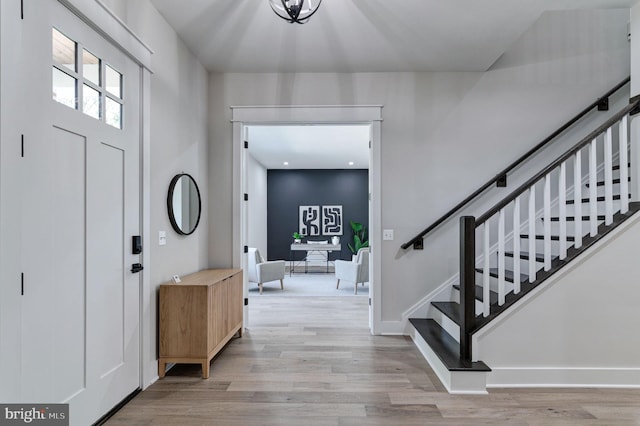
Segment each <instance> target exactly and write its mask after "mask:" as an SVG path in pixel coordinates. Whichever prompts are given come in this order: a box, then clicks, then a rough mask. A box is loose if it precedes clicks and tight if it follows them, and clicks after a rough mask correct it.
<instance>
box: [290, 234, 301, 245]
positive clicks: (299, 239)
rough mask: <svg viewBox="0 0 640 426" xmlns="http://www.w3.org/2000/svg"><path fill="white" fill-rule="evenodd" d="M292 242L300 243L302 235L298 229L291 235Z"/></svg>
mask: <svg viewBox="0 0 640 426" xmlns="http://www.w3.org/2000/svg"><path fill="white" fill-rule="evenodd" d="M292 237H293V242H294V243H296V244H300V243H301V242H302V235H300V233H299V232H298V231H296V232H294V233H293V235H292Z"/></svg>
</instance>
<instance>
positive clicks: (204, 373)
mask: <svg viewBox="0 0 640 426" xmlns="http://www.w3.org/2000/svg"><path fill="white" fill-rule="evenodd" d="M202 378H203V379H208V378H209V360H208V359H206V360H204V361H202Z"/></svg>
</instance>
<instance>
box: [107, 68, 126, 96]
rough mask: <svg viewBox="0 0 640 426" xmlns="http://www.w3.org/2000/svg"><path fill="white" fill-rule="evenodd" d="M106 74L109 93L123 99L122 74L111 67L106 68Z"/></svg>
mask: <svg viewBox="0 0 640 426" xmlns="http://www.w3.org/2000/svg"><path fill="white" fill-rule="evenodd" d="M105 74H106V75H105V77H106V85H105V86H106V89H107V92H109V93H111V94H112V95H114V96H117V97H118V98H122V74H120V73H119V72H118V71H116V70H114V69H113V68H111V67H110V66H109V65H107V66H105Z"/></svg>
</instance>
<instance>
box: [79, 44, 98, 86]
mask: <svg viewBox="0 0 640 426" xmlns="http://www.w3.org/2000/svg"><path fill="white" fill-rule="evenodd" d="M82 76H83V77H84V78H85V79H86V80H89V81H90V82H92V83H93V84H95V85H96V86H99V85H100V59H98V58H97V57H96V56H95V55H93V54H92V53H91V52H89V51H88V50H86V49H82Z"/></svg>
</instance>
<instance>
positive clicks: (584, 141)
mask: <svg viewBox="0 0 640 426" xmlns="http://www.w3.org/2000/svg"><path fill="white" fill-rule="evenodd" d="M639 107H640V100H637V101H636V102H634V103H632V104H629V105H627V106H626V107H624V108H623V109H622V110H621V111H620V112H618V113H617V114H616V115H614V116H613V117H611V118H610V119H609V120H607V121H606V122H605V123H604V124H603V125H601V126H600V127H598V128H597V129H596V130H594V131H593V132H591V133H589V134H588V135H587V136H585V137H584V138H583V139H582V140H581V141H580V142H578V143H577V144H576V145H574V146H573V147H572V148H570V149H569V150H568V151H566V152H565V153H564V154H563V155H562V156H561V157H559V158H558V159H557V160H556V161H554V162H553V163H551V164H549V165H548V166H547V167H545V168H544V169H542V170H541V171H539V172H538V173H536V174H535V176H533V177H532V178H531V179H529V180H527V181H526V182H525V183H523V184H522V185H520V187H518V189H516V190H515V191H513V192H512V193H511V194H509V195H508V196H507V197H505V198H503V199H502V201H500V202H499V203H498V204H496V205H495V206H493V207H492V208H491V209H490V210H489V211H487V212H486V213H485V214H483V215H482V216H480V217H479V218H477V219H476V227H478V226H479V225H481V224H483V223H484V222H486V221H487V220H488V219H490V218H491V217H492V216H493V215H494V214H496V213H498V212H499V211H500V210H501V209H502V208H504V207H506V206H507V205H508V204H509V203H511V202H512V201H513V200H515V199H516V198H517V197H518V196H520V194H522V193H523V192H525V191H526V190H527V189H529V188H530V187H531V186H532V185H533V184H535V183H536V182H538V181H539V180H540V179H542V178H543V177H544V176H546V175H547V174H549V173H550V172H551V171H553V170H554V169H555V168H557V167H558V166H560V165H561V164H562V163H563V162H565V161H567V160H568V159H569V158H571V156H572V155H574V154H575V153H576V152H578V151H580V150H581V149H582V148H584V147H585V146H586V145H587V144H589V143H591V141H592V140H593V139H595V138H596V137H598V136H600V135H601V134H602V133H603V132H605V131H606V130H607V129H608V128H609V127H611V126H613V125H614V124H616V123H617V122H618V121H620V119H621V118H622V117H624V116H625V115H627V114H628V113H630V112H632V111H634V110H637V109H638V108H639Z"/></svg>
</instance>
